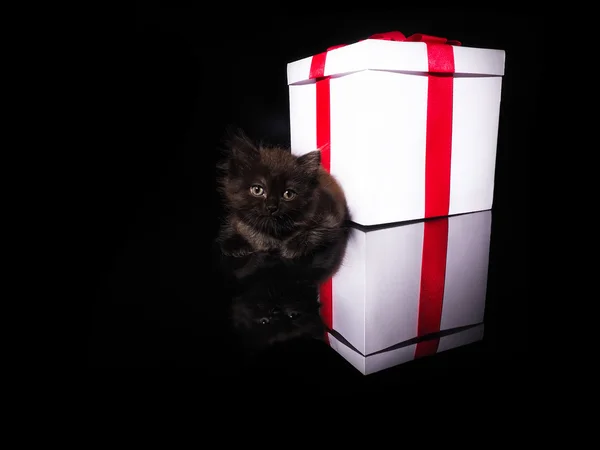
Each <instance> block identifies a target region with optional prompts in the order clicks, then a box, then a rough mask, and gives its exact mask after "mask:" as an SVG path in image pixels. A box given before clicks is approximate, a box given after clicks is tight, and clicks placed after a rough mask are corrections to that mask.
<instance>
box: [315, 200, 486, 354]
mask: <svg viewBox="0 0 600 450" xmlns="http://www.w3.org/2000/svg"><path fill="white" fill-rule="evenodd" d="M491 219H492V212H491V210H488V211H480V212H475V213H468V214H461V215H457V216H450V217H446V218H437V219H428V220H424V221H418V222H408V223H405V224H401V225H395V226H387V227H381V226H380V227H369V228H366V229H361V228H362V227H361V228H358V227H357V228H354V229H353V230H352V234H351V237H350V240H349V242H348V248H347V251H346V256H345V258H344V261H343V263H342V266H341V267H340V269H339V271H338V272H337V273H336V275H335V276H334V277H333V278H332V279H331V280H329V281H328V282H326V283H324V284H323V285H322V286H321V289H320V299H321V303H322V308H321V311H322V317H323V319H324V322H325V324H326V325H327V327H328V328H329V329H333V330H334V331H335V332H337V333H339V334H340V335H341V336H343V337H344V339H346V340H347V341H348V342H349V343H350V345H351V346H352V347H354V348H356V349H357V351H358V352H359V353H361V354H363V355H369V354H371V353H374V352H378V351H381V350H383V349H386V348H389V347H391V346H393V345H396V344H397V343H399V342H406V341H409V340H411V339H415V338H421V337H423V336H426V335H429V334H431V333H437V332H439V331H444V330H449V329H454V328H458V327H463V326H467V325H473V324H477V323H482V322H483V316H484V309H485V298H486V289H487V276H488V263H489V247H490V232H491Z"/></svg>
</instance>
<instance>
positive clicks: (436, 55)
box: [425, 44, 454, 218]
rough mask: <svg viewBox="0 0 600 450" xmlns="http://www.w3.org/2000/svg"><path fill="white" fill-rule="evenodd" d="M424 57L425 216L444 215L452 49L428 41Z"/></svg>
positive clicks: (447, 190) (447, 188)
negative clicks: (425, 72)
mask: <svg viewBox="0 0 600 450" xmlns="http://www.w3.org/2000/svg"><path fill="white" fill-rule="evenodd" d="M427 58H428V61H429V74H428V75H427V78H428V80H427V135H426V141H425V142H426V148H425V217H426V218H428V217H440V216H447V215H448V211H449V208H450V164H451V155H452V108H453V84H454V80H453V78H452V74H453V73H454V51H453V49H452V47H451V46H450V45H440V44H427Z"/></svg>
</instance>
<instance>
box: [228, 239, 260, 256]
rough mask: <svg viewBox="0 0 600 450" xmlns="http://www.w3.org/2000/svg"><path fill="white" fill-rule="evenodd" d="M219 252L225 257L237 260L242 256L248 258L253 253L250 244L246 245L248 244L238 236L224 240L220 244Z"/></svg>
mask: <svg viewBox="0 0 600 450" xmlns="http://www.w3.org/2000/svg"><path fill="white" fill-rule="evenodd" d="M221 251H222V252H223V254H224V255H225V256H233V257H235V258H239V257H242V256H248V255H249V254H251V253H252V252H253V249H252V247H251V246H250V244H248V242H246V241H245V240H244V239H242V238H241V237H240V236H233V237H230V238H227V239H224V240H223V241H222V242H221Z"/></svg>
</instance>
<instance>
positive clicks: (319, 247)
mask: <svg viewBox="0 0 600 450" xmlns="http://www.w3.org/2000/svg"><path fill="white" fill-rule="evenodd" d="M228 150H229V154H228V156H229V157H228V158H227V160H226V162H225V163H224V164H223V165H222V166H221V169H222V170H223V174H222V177H221V178H220V183H219V186H220V191H221V193H222V195H223V198H224V201H225V207H226V212H227V214H226V218H225V220H224V222H223V224H222V227H221V230H220V234H219V238H218V242H219V245H220V247H221V249H222V252H223V254H225V255H227V256H234V257H245V256H248V255H256V254H257V253H263V254H269V255H271V256H277V257H280V258H282V259H283V260H287V261H297V260H304V261H305V262H306V263H308V264H313V265H314V264H316V265H317V266H318V265H319V261H320V260H319V256H318V255H319V253H321V255H320V258H321V260H322V261H327V262H326V263H324V264H325V265H326V266H327V267H326V268H325V267H323V270H324V272H323V274H327V275H331V274H333V273H334V272H335V271H336V270H337V268H338V267H339V264H340V263H341V261H342V259H343V254H344V252H345V248H346V243H347V239H348V227H347V226H346V225H347V222H348V220H349V218H350V216H349V211H348V206H347V203H346V198H345V195H344V191H343V189H342V187H341V186H340V184H339V183H338V182H337V181H336V180H335V178H334V177H333V176H331V175H330V174H329V173H328V172H327V171H325V170H324V169H323V167H322V166H321V158H320V156H321V154H320V152H319V151H313V152H310V153H308V154H305V155H303V156H300V157H297V156H295V155H292V154H291V152H290V151H289V150H286V149H283V148H279V147H269V146H256V145H254V144H253V143H252V142H250V140H249V139H248V138H247V137H245V136H244V135H241V134H237V135H236V136H234V137H233V138H232V139H231V140H230V142H229V145H228ZM253 186H259V187H260V188H256V187H255V188H253ZM252 189H253V191H251V190H252ZM261 189H262V190H264V192H261ZM288 189H291V190H292V191H293V192H294V193H295V196H293V198H291V199H286V198H284V192H286V190H288ZM252 192H254V194H253V193H252ZM257 193H260V195H256V194H257ZM288 194H289V191H288ZM292 195H293V194H292ZM269 205H271V206H272V207H273V208H277V210H276V212H274V213H270V212H269V210H268V206H269ZM323 252H325V253H326V254H322V253H323ZM331 252H334V255H330V254H328V253H331ZM312 256H315V257H316V258H317V259H314V258H313V259H311V257H312Z"/></svg>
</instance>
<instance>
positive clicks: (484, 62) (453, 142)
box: [287, 38, 505, 226]
mask: <svg viewBox="0 0 600 450" xmlns="http://www.w3.org/2000/svg"><path fill="white" fill-rule="evenodd" d="M424 39H425V38H424ZM435 39H439V38H433V41H435ZM425 40H427V39H425ZM430 40H431V39H430ZM442 41H444V40H442ZM504 58H505V52H504V51H503V50H494V49H481V48H473V47H465V46H461V45H449V44H447V43H446V44H443V43H439V42H399V41H391V40H381V39H366V40H363V41H360V42H357V43H353V44H350V45H347V46H344V47H341V48H335V49H333V50H329V51H327V52H324V53H321V54H317V55H314V56H310V57H307V58H304V59H301V60H298V61H294V62H291V63H289V64H288V66H287V78H288V87H289V102H290V106H289V107H290V133H291V151H292V153H293V154H296V155H301V154H304V153H306V152H309V151H312V150H315V149H317V148H320V149H321V152H322V153H323V157H322V159H323V165H324V166H325V167H326V168H327V169H328V170H330V172H331V173H332V174H333V175H334V176H335V177H336V178H337V179H338V180H339V182H340V183H341V185H342V187H343V188H344V190H345V192H346V196H347V198H348V205H349V208H350V211H351V213H352V220H353V221H354V222H356V223H358V224H360V225H365V226H369V225H377V224H386V223H394V222H401V221H407V220H419V219H423V218H430V217H438V216H446V215H454V214H461V213H466V212H473V211H483V210H487V209H491V208H492V200H493V191H494V171H495V162H496V146H497V137H498V121H499V111H500V96H501V85H502V76H503V75H504Z"/></svg>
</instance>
